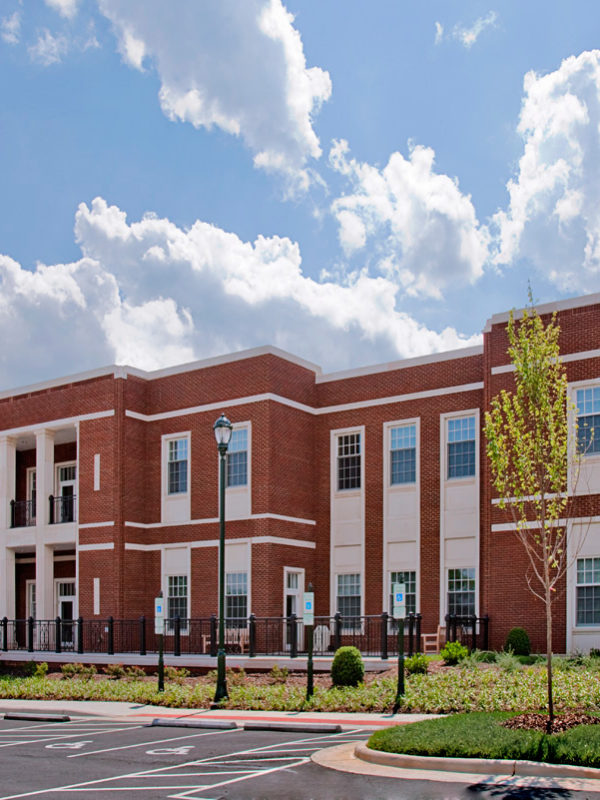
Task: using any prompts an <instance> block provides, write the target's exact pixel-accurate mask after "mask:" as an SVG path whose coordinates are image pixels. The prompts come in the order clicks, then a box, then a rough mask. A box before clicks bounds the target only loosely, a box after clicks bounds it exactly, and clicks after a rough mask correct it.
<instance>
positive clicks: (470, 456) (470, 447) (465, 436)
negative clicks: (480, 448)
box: [448, 417, 475, 478]
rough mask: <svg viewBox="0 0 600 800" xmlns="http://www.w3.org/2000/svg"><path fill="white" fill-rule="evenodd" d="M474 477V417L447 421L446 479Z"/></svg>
mask: <svg viewBox="0 0 600 800" xmlns="http://www.w3.org/2000/svg"><path fill="white" fill-rule="evenodd" d="M471 475H475V417H460V418H458V419H449V420H448V478H467V477H470V476H471Z"/></svg>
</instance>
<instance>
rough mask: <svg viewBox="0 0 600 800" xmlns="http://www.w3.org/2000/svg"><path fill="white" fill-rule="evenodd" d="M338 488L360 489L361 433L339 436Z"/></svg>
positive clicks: (341, 489) (339, 489)
mask: <svg viewBox="0 0 600 800" xmlns="http://www.w3.org/2000/svg"><path fill="white" fill-rule="evenodd" d="M337 488H338V491H343V490H344V489H360V433H345V434H342V435H341V436H338V440H337Z"/></svg>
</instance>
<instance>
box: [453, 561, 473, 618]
mask: <svg viewBox="0 0 600 800" xmlns="http://www.w3.org/2000/svg"><path fill="white" fill-rule="evenodd" d="M448 613H449V614H456V615H457V616H458V617H467V616H473V615H474V614H475V568H474V567H471V568H469V569H449V570H448Z"/></svg>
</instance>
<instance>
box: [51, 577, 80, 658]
mask: <svg viewBox="0 0 600 800" xmlns="http://www.w3.org/2000/svg"><path fill="white" fill-rule="evenodd" d="M76 600H77V598H76V596H75V581H74V580H73V581H57V582H56V615H57V616H58V617H60V619H61V623H62V624H61V628H60V632H61V644H62V646H63V647H67V648H72V647H73V643H74V624H73V621H74V619H75V603H76Z"/></svg>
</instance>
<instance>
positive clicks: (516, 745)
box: [368, 712, 600, 767]
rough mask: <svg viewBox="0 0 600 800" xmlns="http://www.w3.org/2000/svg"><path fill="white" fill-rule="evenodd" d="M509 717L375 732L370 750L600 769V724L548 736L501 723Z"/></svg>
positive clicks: (480, 716)
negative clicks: (511, 727) (510, 727)
mask: <svg viewBox="0 0 600 800" xmlns="http://www.w3.org/2000/svg"><path fill="white" fill-rule="evenodd" d="M509 716H511V715H510V714H506V713H502V712H494V713H491V714H485V713H475V714H455V715H453V716H450V717H442V718H440V719H430V720H426V721H424V722H416V723H414V724H412V725H398V726H395V727H393V728H385V729H384V730H380V731H377V732H376V733H374V734H373V735H372V736H371V738H370V739H369V742H368V746H369V747H370V748H372V749H373V750H382V751H384V752H389V753H405V754H408V755H422V756H445V757H450V758H500V759H511V760H512V759H519V760H528V761H546V762H548V763H551V764H575V765H579V766H586V767H600V725H580V726H578V727H576V728H571V729H570V730H568V731H566V732H565V733H558V734H554V735H551V736H548V735H547V734H545V733H541V732H539V731H523V730H511V729H509V728H504V727H503V726H502V725H501V724H500V722H501V721H502V720H503V719H506V718H507V717H509Z"/></svg>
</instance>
